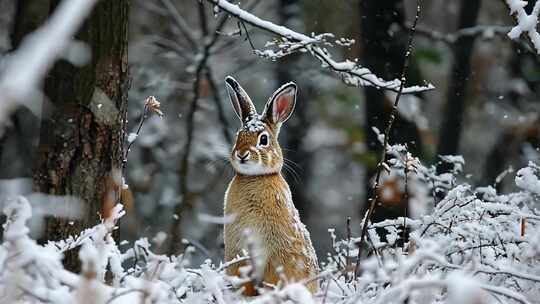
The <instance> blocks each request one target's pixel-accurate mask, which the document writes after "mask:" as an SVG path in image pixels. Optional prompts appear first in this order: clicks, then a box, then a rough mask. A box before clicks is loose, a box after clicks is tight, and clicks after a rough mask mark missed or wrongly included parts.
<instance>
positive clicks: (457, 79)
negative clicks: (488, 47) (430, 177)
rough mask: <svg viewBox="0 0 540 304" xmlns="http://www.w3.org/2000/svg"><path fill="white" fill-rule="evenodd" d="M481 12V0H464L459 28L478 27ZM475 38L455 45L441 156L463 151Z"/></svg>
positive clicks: (443, 166)
mask: <svg viewBox="0 0 540 304" xmlns="http://www.w3.org/2000/svg"><path fill="white" fill-rule="evenodd" d="M479 10H480V0H461V7H460V11H459V23H458V29H462V28H468V27H473V26H474V25H476V19H477V17H478V12H479ZM474 39H475V37H473V36H462V37H460V38H459V39H458V40H457V41H456V43H455V44H454V46H453V50H452V51H453V55H454V64H453V66H452V71H451V74H450V81H449V85H448V92H447V96H446V107H445V110H444V114H443V117H442V119H443V121H442V124H441V129H440V132H439V144H438V147H437V154H438V155H450V154H451V155H453V154H457V153H458V152H459V140H460V138H461V129H462V123H463V114H464V112H465V102H466V90H467V81H468V80H469V75H470V72H471V66H470V65H471V54H472V52H473V46H474ZM450 166H451V164H445V163H443V164H441V165H439V166H438V168H437V169H438V171H439V172H446V171H448V170H449V169H450Z"/></svg>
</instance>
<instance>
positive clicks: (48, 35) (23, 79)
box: [0, 0, 97, 122]
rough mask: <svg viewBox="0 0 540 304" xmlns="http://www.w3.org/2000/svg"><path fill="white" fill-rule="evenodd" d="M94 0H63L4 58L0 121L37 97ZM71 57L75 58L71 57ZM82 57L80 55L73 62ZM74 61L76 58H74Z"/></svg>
mask: <svg viewBox="0 0 540 304" xmlns="http://www.w3.org/2000/svg"><path fill="white" fill-rule="evenodd" d="M96 2H97V1H96V0H64V1H62V3H60V4H59V5H58V7H57V8H56V9H55V11H54V13H53V15H52V16H51V17H50V18H49V20H47V22H46V23H45V24H44V25H43V26H42V27H40V28H39V29H37V30H36V31H35V32H33V33H32V34H30V35H28V36H27V37H26V38H25V39H24V40H23V42H22V44H21V46H20V47H19V48H18V49H17V50H16V51H15V52H14V53H13V54H11V55H9V57H8V58H7V59H6V60H7V63H6V66H5V68H4V69H3V71H1V75H0V91H1V92H2V100H0V101H1V102H0V122H2V121H4V119H5V118H6V117H7V115H9V113H10V112H11V111H12V110H13V109H14V108H16V107H17V106H18V105H26V106H29V105H30V103H32V102H34V101H35V98H36V97H37V96H40V95H41V93H40V83H41V81H42V79H43V77H44V76H45V74H46V73H47V71H48V70H49V69H50V68H51V66H52V65H53V63H54V62H55V61H56V60H57V59H58V58H60V57H62V56H64V55H65V54H66V50H67V49H68V48H69V47H70V46H72V45H73V44H72V42H73V35H74V34H75V32H76V31H77V29H78V28H79V27H80V25H81V24H82V22H83V21H84V19H85V18H86V16H88V15H89V14H90V12H91V10H92V7H93V6H94V5H95V3H96ZM71 59H74V58H71ZM81 60H84V58H80V59H79V60H78V61H79V62H76V63H81V62H80V61H81ZM75 61H77V60H75Z"/></svg>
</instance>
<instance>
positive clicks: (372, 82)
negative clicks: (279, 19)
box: [207, 0, 434, 93]
mask: <svg viewBox="0 0 540 304" xmlns="http://www.w3.org/2000/svg"><path fill="white" fill-rule="evenodd" d="M207 1H208V2H210V3H212V4H214V5H215V6H217V7H219V9H220V10H222V11H224V12H226V13H227V14H229V15H231V16H234V17H236V18H237V19H238V20H240V21H241V22H245V23H247V24H250V25H252V26H254V27H257V28H259V29H262V30H265V31H267V32H270V33H272V34H274V35H276V36H278V39H279V42H270V43H268V44H267V46H274V47H275V48H277V50H274V49H265V50H263V51H256V52H255V53H256V54H258V55H260V56H263V57H266V58H270V59H273V60H275V59H277V58H280V57H283V56H286V55H289V54H291V53H294V52H304V53H307V54H309V55H311V56H313V57H315V58H316V59H318V60H319V61H320V62H321V66H322V67H323V68H328V69H330V70H332V71H334V72H336V73H338V74H339V75H340V76H341V77H342V79H343V81H344V82H345V83H346V84H348V85H353V86H374V87H377V88H380V89H384V90H390V91H394V92H398V91H399V88H400V86H401V81H400V80H398V79H394V80H384V79H382V78H380V77H378V76H377V75H375V74H373V73H372V72H371V71H370V70H369V69H367V68H365V67H362V66H361V65H360V63H359V61H358V59H354V60H352V61H351V60H345V61H336V60H334V59H332V55H331V54H330V53H329V52H328V50H327V49H326V48H325V47H327V46H328V47H331V46H334V44H337V45H350V43H351V41H350V40H346V39H337V40H335V41H333V42H332V41H330V39H333V38H334V36H333V35H332V34H319V35H315V34H314V35H312V36H307V35H305V34H302V33H298V32H295V31H293V30H291V29H289V28H287V27H284V26H280V25H276V24H274V23H272V22H270V21H267V20H263V19H261V18H259V17H257V16H255V15H253V14H251V13H249V12H247V11H245V10H243V9H241V8H240V7H238V6H237V5H234V4H232V3H230V2H228V1H226V0H207ZM433 88H434V86H433V85H431V84H429V83H426V84H424V85H418V86H410V87H405V88H403V93H414V92H422V91H427V90H431V89H433Z"/></svg>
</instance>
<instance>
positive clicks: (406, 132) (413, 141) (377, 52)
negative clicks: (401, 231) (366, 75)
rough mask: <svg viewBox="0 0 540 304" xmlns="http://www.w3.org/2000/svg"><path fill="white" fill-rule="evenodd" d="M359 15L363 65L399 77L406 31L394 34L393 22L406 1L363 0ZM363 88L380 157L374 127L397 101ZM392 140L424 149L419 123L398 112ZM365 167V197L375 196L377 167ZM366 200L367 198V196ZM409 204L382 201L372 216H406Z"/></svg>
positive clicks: (370, 144)
mask: <svg viewBox="0 0 540 304" xmlns="http://www.w3.org/2000/svg"><path fill="white" fill-rule="evenodd" d="M360 16H361V17H360V21H361V24H360V26H361V37H360V42H361V47H362V59H363V64H364V66H366V67H367V68H369V69H371V71H373V72H374V73H375V74H377V75H378V76H381V77H383V78H386V79H394V78H399V77H400V73H401V69H402V67H403V61H404V57H405V48H406V41H407V35H394V34H397V33H392V30H391V26H392V24H400V25H403V20H404V8H403V1H401V0H392V1H391V0H388V1H361V2H360ZM414 71H415V67H414V62H411V69H409V73H408V75H407V80H408V82H412V83H414V82H415V81H416V80H417V79H418V78H419V77H418V75H415V74H414V73H412V72H414ZM364 92H365V115H366V121H365V125H364V133H365V136H366V146H367V148H368V151H369V152H371V154H372V155H374V157H375V158H376V159H377V161H379V158H380V155H381V152H382V145H381V144H380V143H379V141H378V139H377V135H376V134H375V133H374V132H373V130H372V127H377V128H378V129H379V130H380V131H381V132H384V130H385V128H386V125H387V123H388V118H389V116H390V112H391V110H392V104H393V102H394V101H393V100H388V98H386V97H385V93H384V91H383V90H380V89H377V88H373V87H366V88H364ZM389 143H390V144H392V143H406V144H407V145H408V147H409V150H410V151H411V152H412V153H413V154H415V155H418V154H420V153H421V151H422V143H421V140H420V134H419V131H418V128H417V126H416V124H415V123H414V122H410V121H407V120H405V119H403V118H402V117H400V115H399V113H398V115H397V117H396V120H395V122H394V125H393V128H392V130H391V132H390V138H389ZM366 170H367V172H366V183H365V193H366V198H371V197H373V189H372V187H373V186H372V185H373V181H372V177H373V176H374V175H375V173H376V167H375V166H369V165H368V166H367V169H366ZM365 201H366V202H368V199H366V200H365ZM368 206H369V202H368V203H366V204H364V208H367V207H368ZM406 207H407V206H405V204H403V203H400V204H398V205H397V206H395V205H394V206H392V207H391V208H386V207H385V206H383V205H379V206H377V207H376V208H375V212H374V214H373V218H372V219H373V220H374V221H378V220H383V219H387V218H395V217H398V216H403V215H405V214H406ZM364 211H365V210H364ZM361 216H363V213H362V215H361Z"/></svg>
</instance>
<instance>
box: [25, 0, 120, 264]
mask: <svg viewBox="0 0 540 304" xmlns="http://www.w3.org/2000/svg"><path fill="white" fill-rule="evenodd" d="M53 2H54V4H53V5H52V7H53V8H52V9H51V11H52V10H53V9H54V7H56V5H57V4H58V1H53ZM128 8H129V0H114V1H100V2H98V4H97V5H96V7H95V8H94V11H93V12H92V14H91V15H90V17H89V18H88V19H87V20H86V22H85V23H84V25H83V26H82V28H81V30H80V31H79V32H78V34H77V37H76V38H77V39H78V40H81V41H83V42H85V43H86V44H87V45H88V46H89V48H90V50H91V60H90V62H89V63H88V64H86V65H84V66H83V67H75V66H73V65H72V64H70V63H68V62H66V61H61V62H59V63H57V64H56V65H55V66H54V68H53V69H52V71H51V72H50V73H49V75H48V76H47V78H46V81H45V94H46V95H47V97H48V98H49V99H50V100H51V103H52V105H53V109H52V110H51V111H50V112H51V113H49V116H48V117H47V119H44V120H43V122H42V125H41V135H40V143H39V147H38V159H37V163H36V166H35V169H34V187H35V189H36V190H37V191H39V192H44V193H48V194H53V195H73V196H76V197H78V198H80V199H81V201H82V205H83V206H82V207H83V213H82V217H81V218H79V219H77V220H76V221H74V222H70V220H69V219H65V218H60V217H58V216H56V217H53V218H50V219H48V220H47V223H46V231H45V237H46V238H47V239H49V240H58V239H64V238H66V237H68V236H70V235H74V234H77V233H80V232H81V231H82V230H83V229H85V228H88V227H91V226H93V225H95V224H97V223H98V222H99V220H100V215H101V214H103V211H107V210H102V209H103V208H102V204H103V203H104V202H105V201H106V200H107V199H108V198H110V197H111V195H113V197H116V196H117V195H118V194H117V193H115V191H116V190H117V188H113V187H110V178H111V176H112V173H114V171H115V170H118V171H117V172H119V170H121V167H122V159H123V140H124V133H125V132H124V131H125V130H124V128H125V122H126V109H127V91H128V66H127V59H128V58H127V42H128ZM45 110H47V109H45ZM64 264H65V266H66V268H67V269H69V270H72V271H79V270H80V263H79V260H78V257H77V255H76V252H68V253H67V255H66V257H65V259H64Z"/></svg>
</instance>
